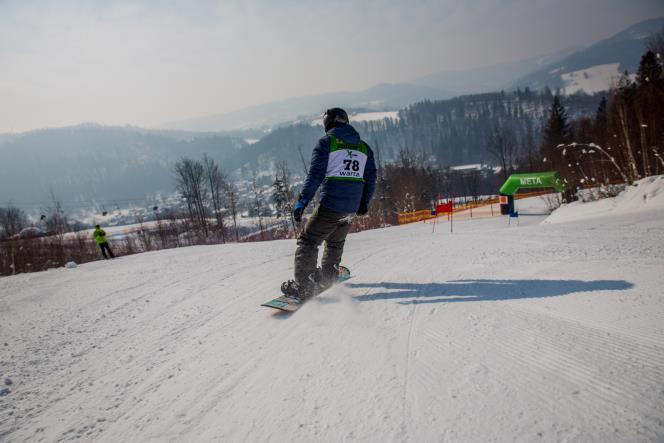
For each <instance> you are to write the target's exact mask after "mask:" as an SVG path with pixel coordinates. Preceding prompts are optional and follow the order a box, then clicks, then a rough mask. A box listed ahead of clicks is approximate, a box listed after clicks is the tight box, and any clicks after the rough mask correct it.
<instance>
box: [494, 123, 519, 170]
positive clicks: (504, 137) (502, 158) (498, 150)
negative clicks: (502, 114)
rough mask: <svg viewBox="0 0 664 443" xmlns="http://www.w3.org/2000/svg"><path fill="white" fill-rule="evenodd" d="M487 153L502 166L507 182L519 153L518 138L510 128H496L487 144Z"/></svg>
mask: <svg viewBox="0 0 664 443" xmlns="http://www.w3.org/2000/svg"><path fill="white" fill-rule="evenodd" d="M487 152H488V153H489V154H490V155H491V156H492V157H493V158H494V160H495V161H496V162H498V164H499V165H500V166H501V168H502V173H503V177H504V179H505V180H507V178H508V177H509V174H510V171H511V170H512V169H513V167H514V160H515V156H516V152H517V146H516V137H515V136H514V132H513V131H512V129H510V128H508V127H496V128H494V129H493V131H492V132H491V135H490V136H489V140H488V143H487Z"/></svg>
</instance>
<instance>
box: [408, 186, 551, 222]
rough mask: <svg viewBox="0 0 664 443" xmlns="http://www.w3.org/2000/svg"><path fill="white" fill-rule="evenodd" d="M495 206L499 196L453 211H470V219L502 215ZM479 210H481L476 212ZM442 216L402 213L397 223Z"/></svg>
mask: <svg viewBox="0 0 664 443" xmlns="http://www.w3.org/2000/svg"><path fill="white" fill-rule="evenodd" d="M551 192H552V191H551V190H542V191H534V192H524V193H521V194H515V195H514V198H515V199H517V200H520V199H522V198H529V197H537V196H540V195H546V194H551ZM493 205H498V197H497V196H496V197H492V198H488V199H485V200H476V201H471V202H467V203H463V204H455V205H454V209H453V211H454V214H458V213H461V212H464V211H469V212H468V216H469V217H470V218H473V217H477V218H480V217H493V216H495V215H500V207H499V206H496V207H493ZM478 208H479V209H480V210H479V211H476V212H474V211H475V210H476V209H478ZM440 215H445V214H435V213H434V212H433V211H432V210H430V209H423V210H421V211H415V212H400V213H399V214H398V215H397V221H398V223H399V224H400V225H405V224H408V223H415V222H419V221H426V220H430V219H433V218H436V217H439V216H440ZM460 215H462V214H458V215H454V217H459V216H460ZM461 218H466V214H463V216H462V217H461Z"/></svg>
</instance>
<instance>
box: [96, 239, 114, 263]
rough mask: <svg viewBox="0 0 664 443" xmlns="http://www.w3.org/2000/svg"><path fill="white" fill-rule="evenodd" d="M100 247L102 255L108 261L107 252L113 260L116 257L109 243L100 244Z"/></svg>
mask: <svg viewBox="0 0 664 443" xmlns="http://www.w3.org/2000/svg"><path fill="white" fill-rule="evenodd" d="M99 247H100V248H101V253H102V255H103V256H104V258H105V259H108V255H106V251H108V254H109V255H110V256H111V258H115V255H113V251H111V248H110V246H108V242H106V241H105V242H104V243H99Z"/></svg>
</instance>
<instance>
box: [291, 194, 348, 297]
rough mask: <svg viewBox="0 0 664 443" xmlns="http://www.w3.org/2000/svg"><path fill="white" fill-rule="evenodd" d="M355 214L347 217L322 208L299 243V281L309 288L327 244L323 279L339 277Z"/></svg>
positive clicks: (301, 236)
mask: <svg viewBox="0 0 664 443" xmlns="http://www.w3.org/2000/svg"><path fill="white" fill-rule="evenodd" d="M354 217H355V214H343V213H340V212H334V211H330V210H329V209H327V208H325V207H323V206H318V207H317V208H316V210H315V211H314V214H313V216H312V217H311V218H310V219H309V221H308V222H307V225H306V226H305V227H304V231H303V232H302V234H300V236H299V238H298V239H297V249H296V251H295V281H296V282H297V284H298V285H303V284H308V281H309V280H308V278H309V275H311V274H312V273H313V272H315V271H316V264H317V263H318V247H319V246H320V245H321V244H322V243H323V241H324V242H325V251H324V252H323V261H322V263H321V268H322V271H323V275H324V276H326V275H336V268H337V266H339V264H340V263H341V255H342V254H343V252H344V243H345V242H346V235H348V231H350V227H351V225H352V223H353V218H354Z"/></svg>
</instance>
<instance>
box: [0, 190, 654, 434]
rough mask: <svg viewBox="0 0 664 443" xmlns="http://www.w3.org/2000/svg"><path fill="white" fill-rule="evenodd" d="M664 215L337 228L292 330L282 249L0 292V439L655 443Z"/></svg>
mask: <svg viewBox="0 0 664 443" xmlns="http://www.w3.org/2000/svg"><path fill="white" fill-rule="evenodd" d="M519 204H520V205H521V208H527V207H528V205H530V206H531V207H532V208H534V212H537V210H538V205H540V204H543V203H542V202H540V201H539V200H538V199H532V200H531V201H530V202H528V201H527V200H522V201H520V202H519ZM540 209H541V208H540ZM566 211H567V213H568V214H569V212H570V210H569V208H568V209H566ZM584 211H586V212H587V209H586V208H584ZM663 217H664V210H662V209H658V208H649V211H648V212H647V213H646V214H645V215H644V214H630V213H620V214H618V215H614V216H611V217H603V218H595V219H593V220H592V222H588V221H576V222H575V221H570V222H564V221H563V222H558V223H556V224H541V223H540V222H541V221H542V220H543V219H544V218H545V217H544V216H530V217H523V218H522V221H521V225H520V226H519V227H516V226H512V227H508V226H507V224H506V221H505V220H504V219H501V218H494V219H485V220H470V221H463V222H459V223H455V233H454V234H452V235H451V234H450V233H449V231H448V230H447V228H448V225H447V224H446V223H441V224H439V225H438V227H437V228H436V233H435V234H432V233H431V225H430V224H426V223H417V224H413V225H409V226H403V227H395V228H388V229H381V230H375V231H369V232H364V233H360V234H354V235H352V236H351V237H350V239H349V241H348V243H347V249H346V255H345V260H344V261H345V264H347V265H348V266H349V267H350V268H351V269H352V271H353V273H354V274H355V276H354V278H353V279H351V280H349V281H348V282H346V283H344V284H341V285H339V286H337V287H335V288H333V289H331V290H329V291H328V292H326V293H325V294H323V295H321V296H320V297H318V298H317V299H314V300H312V301H311V302H309V303H307V304H306V305H305V306H303V307H302V308H301V309H300V310H299V311H298V312H297V313H295V314H292V315H289V314H283V313H280V312H276V311H273V310H270V309H267V308H262V307H260V306H259V305H260V303H262V302H264V301H265V300H267V299H268V298H269V297H271V296H273V295H275V293H276V292H275V291H277V290H278V287H279V283H280V282H281V281H282V280H284V279H285V278H288V276H289V275H290V273H291V272H292V253H293V249H294V242H293V241H276V242H269V243H253V244H238V245H236V244H233V245H222V246H214V247H212V246H210V247H195V248H184V249H176V250H169V251H161V252H154V253H146V254H141V255H135V256H130V257H122V258H120V259H118V260H114V261H110V262H95V263H89V264H85V265H82V266H79V267H78V268H76V269H55V270H51V271H47V272H42V273H35V274H25V275H19V276H15V277H11V278H3V279H0V303H1V304H2V310H1V311H0V383H3V382H4V380H5V379H6V378H8V379H10V384H7V385H0V391H1V390H2V389H7V390H8V391H9V392H8V393H7V392H5V394H3V395H1V396H0V440H2V441H19V442H20V441H31V442H32V441H68V440H79V441H80V440H83V441H90V440H95V441H107V442H117V441H252V442H253V441H274V442H281V441H294V442H300V441H302V442H309V441H335V442H336V441H355V440H359V441H372V442H373V441H376V442H383V441H396V442H401V441H487V440H489V441H533V440H538V441H540V440H541V441H597V442H606V441H661V440H662V439H663V438H664V300H663V299H662V287H664V275H663V274H662V269H664V266H663V265H664V226H662V223H661V220H662V218H663ZM559 221H560V220H559Z"/></svg>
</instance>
